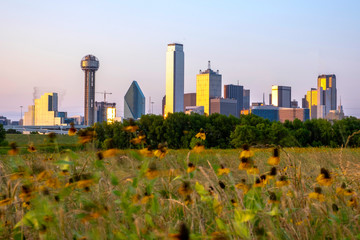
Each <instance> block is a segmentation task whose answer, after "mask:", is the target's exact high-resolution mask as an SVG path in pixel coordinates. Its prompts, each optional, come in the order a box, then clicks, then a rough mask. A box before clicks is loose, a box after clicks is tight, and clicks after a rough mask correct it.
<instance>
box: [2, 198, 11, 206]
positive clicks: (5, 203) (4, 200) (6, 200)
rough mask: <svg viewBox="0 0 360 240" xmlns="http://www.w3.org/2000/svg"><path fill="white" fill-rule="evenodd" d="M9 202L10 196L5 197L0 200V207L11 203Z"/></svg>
mask: <svg viewBox="0 0 360 240" xmlns="http://www.w3.org/2000/svg"><path fill="white" fill-rule="evenodd" d="M11 202H12V200H11V199H10V198H5V199H3V200H1V201H0V207H2V206H6V205H9V204H11Z"/></svg>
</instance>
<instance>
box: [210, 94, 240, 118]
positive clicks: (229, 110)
mask: <svg viewBox="0 0 360 240" xmlns="http://www.w3.org/2000/svg"><path fill="white" fill-rule="evenodd" d="M236 112H237V100H235V99H227V98H213V99H210V114H213V113H220V114H223V115H226V116H229V115H233V116H234V117H236V116H237V114H236Z"/></svg>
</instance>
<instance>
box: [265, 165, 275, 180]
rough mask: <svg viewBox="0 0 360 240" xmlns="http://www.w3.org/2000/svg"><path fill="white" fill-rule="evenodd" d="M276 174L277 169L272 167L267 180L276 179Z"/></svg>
mask: <svg viewBox="0 0 360 240" xmlns="http://www.w3.org/2000/svg"><path fill="white" fill-rule="evenodd" d="M276 173H277V170H276V167H272V168H271V169H270V172H269V173H268V175H267V178H268V179H274V178H275V176H276Z"/></svg>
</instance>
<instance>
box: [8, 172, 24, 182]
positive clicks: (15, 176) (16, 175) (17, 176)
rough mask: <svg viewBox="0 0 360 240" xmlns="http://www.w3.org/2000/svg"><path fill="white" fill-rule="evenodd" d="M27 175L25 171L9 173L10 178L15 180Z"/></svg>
mask: <svg viewBox="0 0 360 240" xmlns="http://www.w3.org/2000/svg"><path fill="white" fill-rule="evenodd" d="M26 176H27V173H26V172H25V171H22V170H20V171H17V172H14V173H13V174H11V175H10V180H17V179H19V178H24V177H26Z"/></svg>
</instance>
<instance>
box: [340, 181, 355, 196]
mask: <svg viewBox="0 0 360 240" xmlns="http://www.w3.org/2000/svg"><path fill="white" fill-rule="evenodd" d="M336 194H337V195H339V196H351V195H353V194H354V191H353V190H352V189H346V184H345V183H342V184H341V186H340V187H338V188H336Z"/></svg>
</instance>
